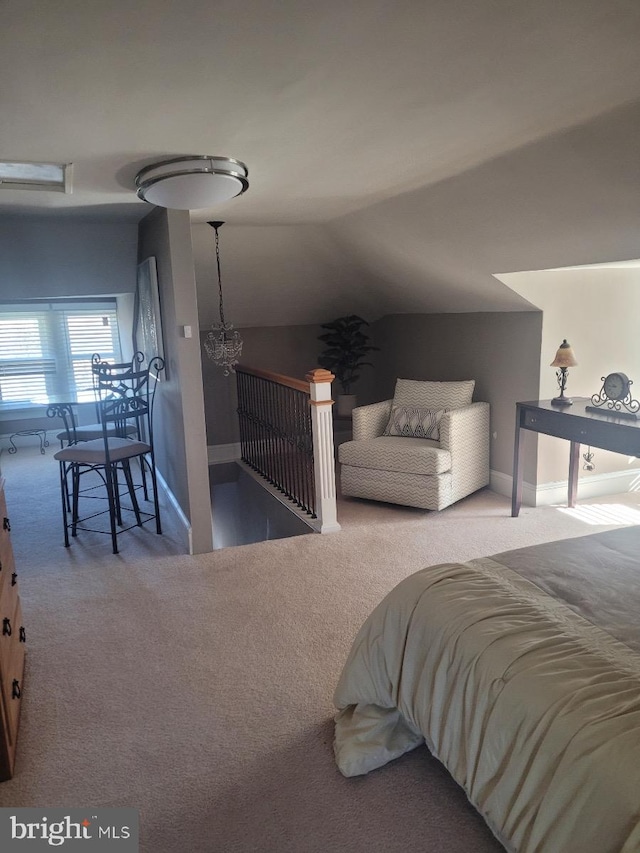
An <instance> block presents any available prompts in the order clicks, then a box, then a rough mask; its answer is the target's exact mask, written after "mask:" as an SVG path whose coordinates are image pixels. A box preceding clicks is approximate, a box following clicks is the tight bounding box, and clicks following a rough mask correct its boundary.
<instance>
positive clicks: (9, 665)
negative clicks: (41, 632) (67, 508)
mask: <svg viewBox="0 0 640 853" xmlns="http://www.w3.org/2000/svg"><path fill="white" fill-rule="evenodd" d="M0 523H1V525H2V529H0V782H4V781H5V780H6V779H10V778H11V777H12V776H13V767H14V763H15V757H16V742H17V739H18V722H19V718H20V702H21V697H22V675H23V671H24V652H25V642H26V635H25V629H24V626H23V623H22V608H21V606H20V596H19V595H18V575H17V573H16V568H15V563H14V560H13V548H12V547H11V534H10V531H11V522H10V520H9V514H8V513H7V504H6V501H5V495H4V479H3V477H2V475H1V474H0Z"/></svg>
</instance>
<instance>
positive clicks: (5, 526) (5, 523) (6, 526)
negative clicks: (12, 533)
mask: <svg viewBox="0 0 640 853" xmlns="http://www.w3.org/2000/svg"><path fill="white" fill-rule="evenodd" d="M2 529H3V530H11V522H10V521H9V519H8V518H7V516H6V515H5V517H4V520H3V522H2Z"/></svg>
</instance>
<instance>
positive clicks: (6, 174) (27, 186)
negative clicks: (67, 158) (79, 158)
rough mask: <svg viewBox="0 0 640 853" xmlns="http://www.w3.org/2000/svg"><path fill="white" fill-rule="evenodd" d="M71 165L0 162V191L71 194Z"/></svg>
mask: <svg viewBox="0 0 640 853" xmlns="http://www.w3.org/2000/svg"><path fill="white" fill-rule="evenodd" d="M72 171H73V165H72V164H71V163H30V162H22V163H21V162H16V161H14V160H1V161H0V189H3V190H40V192H43V191H44V192H56V193H71V175H72Z"/></svg>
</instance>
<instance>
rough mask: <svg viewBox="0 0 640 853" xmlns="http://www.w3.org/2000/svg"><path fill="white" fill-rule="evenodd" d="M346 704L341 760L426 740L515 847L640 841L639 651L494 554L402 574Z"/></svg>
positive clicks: (362, 637) (352, 764)
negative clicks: (402, 578)
mask: <svg viewBox="0 0 640 853" xmlns="http://www.w3.org/2000/svg"><path fill="white" fill-rule="evenodd" d="M585 538H588V537H585ZM636 619H637V613H636ZM335 704H336V707H337V708H338V709H339V710H338V714H337V717H336V731H335V754H336V759H337V763H338V766H339V768H340V770H341V771H342V773H343V774H344V775H345V776H355V775H359V774H363V773H368V772H369V771H370V770H373V769H375V768H377V767H380V766H382V765H384V764H386V763H387V762H388V761H390V760H391V759H393V758H396V757H398V756H399V755H402V754H403V753H404V752H407V751H408V750H410V749H413V748H414V747H416V746H418V745H419V744H421V743H423V742H426V744H427V745H428V747H429V748H430V749H431V751H432V752H433V753H434V755H436V756H437V757H438V758H439V759H440V760H441V761H442V762H443V763H444V764H445V766H446V767H447V768H448V769H449V771H450V772H451V774H452V775H453V777H454V778H455V779H456V780H457V781H458V782H459V784H460V785H462V786H463V788H464V789H465V791H466V793H467V796H468V797H469V800H470V801H471V802H472V803H473V805H474V806H475V807H476V808H477V809H478V810H479V811H480V812H481V813H482V815H483V816H484V817H485V819H486V821H487V823H488V824H489V826H490V827H491V829H492V830H493V832H494V833H495V834H496V836H497V837H498V838H499V839H500V840H501V841H502V843H503V844H504V846H505V847H506V848H507V849H508V850H512V851H519V852H520V853H632V851H640V655H639V654H638V653H637V652H636V651H634V650H632V649H631V648H629V646H628V645H626V644H624V643H623V642H621V641H620V640H618V639H614V637H612V636H611V635H610V634H609V633H608V632H607V631H605V630H603V629H602V628H601V627H598V626H596V625H594V624H592V622H590V621H588V620H587V619H585V618H584V617H583V616H582V615H580V614H579V613H576V612H575V610H574V609H572V608H571V607H569V606H567V604H565V603H564V602H560V601H557V600H555V599H553V598H551V597H550V596H548V595H547V594H546V593H545V592H543V591H542V590H541V589H540V588H539V587H538V586H536V585H535V584H534V583H532V582H530V581H528V580H526V579H524V578H523V577H522V576H521V575H520V574H517V573H516V572H514V571H513V570H511V569H510V568H507V567H506V566H504V565H502V564H501V563H498V562H496V561H495V560H492V559H488V558H487V559H481V560H474V561H471V562H470V563H466V564H446V565H440V566H434V567H430V568H428V569H425V570H423V571H421V572H418V573H417V574H415V575H412V576H411V577H409V578H407V579H406V580H405V581H403V582H402V583H400V584H399V585H398V586H397V587H396V588H395V589H394V590H393V591H392V592H391V593H390V594H389V595H388V596H387V598H386V599H385V600H384V601H383V602H382V603H381V604H380V605H379V606H378V607H377V608H376V610H375V611H374V612H373V613H372V614H371V616H370V617H369V618H368V619H367V621H366V622H365V624H364V625H363V627H362V629H361V630H360V632H359V634H358V636H357V638H356V640H355V642H354V644H353V648H352V650H351V653H350V655H349V658H348V660H347V663H346V665H345V667H344V670H343V673H342V676H341V678H340V681H339V684H338V686H337V688H336V692H335Z"/></svg>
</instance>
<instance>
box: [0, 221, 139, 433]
mask: <svg viewBox="0 0 640 853" xmlns="http://www.w3.org/2000/svg"><path fill="white" fill-rule="evenodd" d="M137 244H138V229H137V225H136V224H135V223H134V224H116V223H113V222H83V221H80V220H75V219H66V218H57V219H53V218H51V217H43V216H13V217H2V218H0V302H2V301H10V300H13V299H49V298H54V297H64V296H79V297H81V296H118V315H119V319H120V329H121V337H122V347H123V357H124V358H125V359H126V358H130V356H131V341H130V338H131V333H130V325H131V320H132V305H133V294H134V292H135V287H136V256H137ZM80 419H81V422H84V423H88V422H89V421H91V420H92V419H95V411H94V408H93V406H92V405H87V406H81V407H80ZM51 427H52V421H51V420H49V419H48V418H46V417H44V416H42V412H39V411H37V410H33V411H26V410H25V411H24V412H21V414H20V417H8V416H7V415H6V414H4V415H3V414H1V413H0V433H3V434H6V435H9V434H11V433H13V432H17V431H18V430H23V429H46V430H49V429H51ZM28 440H29V439H27V441H28Z"/></svg>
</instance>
